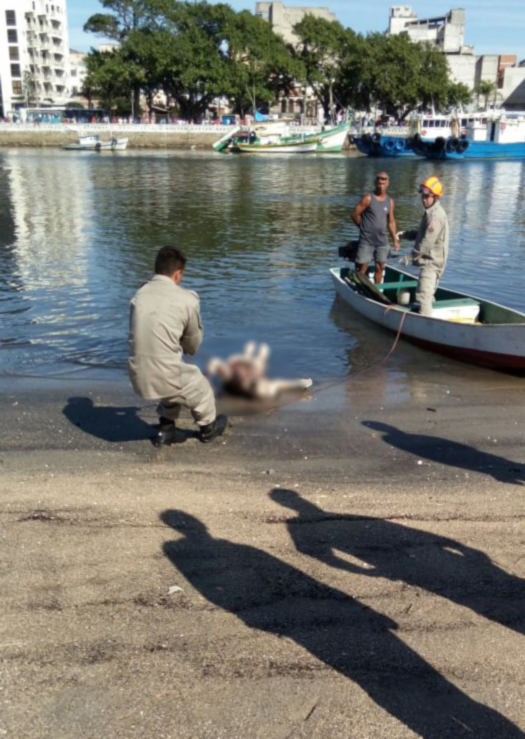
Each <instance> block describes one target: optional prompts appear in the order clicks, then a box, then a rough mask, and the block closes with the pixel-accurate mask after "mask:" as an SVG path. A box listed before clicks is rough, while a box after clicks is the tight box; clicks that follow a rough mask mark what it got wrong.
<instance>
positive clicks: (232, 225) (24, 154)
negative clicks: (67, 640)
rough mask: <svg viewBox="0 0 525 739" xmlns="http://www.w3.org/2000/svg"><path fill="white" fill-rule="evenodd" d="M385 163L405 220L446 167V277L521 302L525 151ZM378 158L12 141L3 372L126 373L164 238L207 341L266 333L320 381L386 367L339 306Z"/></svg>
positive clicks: (289, 371) (3, 263)
mask: <svg viewBox="0 0 525 739" xmlns="http://www.w3.org/2000/svg"><path fill="white" fill-rule="evenodd" d="M381 166H386V168H387V169H388V171H389V173H390V177H391V182H392V186H391V192H392V195H393V197H394V198H395V201H396V214H397V220H398V225H399V227H400V228H408V227H410V226H412V225H415V224H417V222H418V221H419V218H420V216H421V205H420V202H419V197H418V195H417V185H418V183H419V182H420V181H421V180H423V179H424V178H425V177H427V176H428V175H429V174H431V173H436V174H438V175H439V176H440V177H442V179H443V181H444V184H445V188H446V194H447V195H446V200H445V207H446V209H447V211H448V213H449V218H450V221H451V235H452V243H451V257H450V263H449V268H448V270H447V274H446V282H447V283H448V284H450V285H455V286H458V287H462V288H463V289H465V290H467V291H471V292H474V293H478V294H481V295H485V296H487V297H491V298H494V299H496V300H498V299H499V300H501V301H503V302H505V303H508V304H510V305H513V306H515V307H518V308H520V307H523V301H522V289H521V280H520V273H521V271H522V268H523V267H524V266H525V249H524V248H523V234H524V231H525V224H524V223H523V215H522V213H521V199H520V192H521V189H522V188H521V185H522V184H523V182H524V178H525V174H524V168H523V165H522V164H521V163H516V162H509V163H505V162H495V163H494V162H493V163H474V164H473V165H470V164H466V165H464V166H462V165H459V166H456V167H454V166H447V165H446V164H445V163H432V164H431V163H429V162H426V161H412V162H411V161H405V162H396V161H392V162H386V163H380V164H379V168H380V167H381ZM377 169H378V163H377V162H373V161H370V160H367V159H366V158H353V157H346V156H333V157H317V158H311V157H304V158H301V157H297V158H286V159H279V158H270V159H268V160H263V159H259V160H255V161H254V160H251V159H244V158H242V157H240V158H236V157H233V156H232V157H229V156H220V155H214V154H212V153H210V154H207V153H206V154H201V153H196V152H191V153H184V154H182V153H180V154H179V153H167V152H138V153H136V152H127V153H126V154H124V155H123V156H108V157H101V156H95V155H93V154H91V153H89V152H88V153H72V152H61V151H51V150H49V151H31V150H11V151H6V152H5V153H4V154H2V160H1V166H0V247H1V251H0V311H1V312H2V318H3V319H4V320H3V322H2V323H3V325H2V328H1V331H2V334H1V339H0V341H1V343H0V348H1V349H2V360H3V361H2V369H3V371H4V372H6V371H7V372H13V373H15V374H16V373H17V372H21V371H22V367H23V368H24V369H23V371H25V372H28V371H30V372H32V373H34V374H42V375H45V374H51V373H53V374H56V373H57V372H68V373H69V372H71V371H72V369H73V368H74V367H88V368H92V367H94V366H102V367H105V368H109V369H113V370H115V369H116V370H118V371H122V370H123V368H124V366H125V360H126V351H127V346H126V334H127V312H128V301H129V298H130V297H131V295H132V294H133V292H134V291H135V290H136V289H137V287H138V286H139V285H140V284H141V283H142V282H143V281H144V280H146V279H148V277H149V275H150V270H151V266H152V263H153V259H154V255H155V253H156V251H157V249H158V248H159V247H160V246H163V245H166V244H177V245H180V246H182V247H183V248H184V250H185V251H186V252H187V254H188V256H189V268H188V272H187V278H186V284H187V285H188V286H189V287H192V288H194V289H197V290H198V291H199V293H200V294H201V298H202V309H203V317H204V321H205V327H206V336H205V343H204V346H203V350H204V353H207V354H212V353H219V354H221V355H223V354H225V353H226V352H229V351H234V350H236V349H238V348H239V346H240V345H241V344H242V343H243V342H244V341H245V340H246V339H250V338H252V339H255V340H266V341H268V342H269V343H270V344H271V346H272V348H273V356H274V367H273V370H274V371H275V373H276V374H277V373H278V374H281V375H289V376H309V375H312V374H313V375H314V377H315V379H316V380H317V381H324V380H327V379H331V378H334V377H340V376H343V375H344V374H346V373H348V372H349V371H350V370H355V369H356V367H359V366H362V365H366V364H367V363H373V362H374V361H376V360H377V358H378V356H380V353H379V351H378V350H379V347H378V346H377V343H376V341H375V339H373V338H372V334H371V332H370V330H369V326H368V325H367V324H364V323H363V322H362V321H361V319H359V318H356V317H355V316H354V317H352V318H348V313H347V312H346V311H345V313H346V316H347V317H346V319H344V320H347V321H350V323H351V327H350V329H348V327H346V328H344V329H342V328H341V325H340V322H339V320H334V314H333V313H332V316H331V317H330V310H331V306H332V304H333V292H332V286H331V283H330V280H329V278H328V275H327V268H328V267H329V266H330V265H331V264H333V263H334V262H336V261H337V259H336V256H335V254H336V251H335V250H336V247H337V246H338V245H339V244H341V243H344V241H345V240H346V239H348V238H349V237H350V236H352V235H353V234H354V233H355V230H354V227H353V226H352V225H351V223H350V217H349V216H350V211H351V209H352V207H353V206H354V205H355V203H356V202H357V200H358V199H359V198H360V197H361V195H362V194H363V193H364V192H367V191H369V190H370V188H371V187H372V186H373V180H374V175H375V172H376V170H377ZM389 342H390V338H389V337H388V336H387V337H386V339H385V343H387V344H388V343H389ZM8 349H9V350H8ZM407 351H408V352H409V353H408V354H406V352H407ZM381 353H382V352H381ZM398 356H399V358H396V361H395V362H394V363H393V364H392V365H389V366H390V367H391V368H390V369H389V370H388V372H386V374H385V377H386V379H387V380H388V382H390V383H391V382H392V381H393V378H395V377H397V376H399V377H401V376H404V375H405V374H406V372H407V371H408V370H409V367H410V366H411V364H410V363H411V362H412V359H413V357H412V355H410V350H406V349H405V348H403V349H402V351H401V352H399V355H398ZM421 356H422V357H423V358H424V359H423V360H422V361H424V362H426V361H429V359H428V357H429V355H426V354H424V353H422V354H421ZM434 359H435V358H432V361H434ZM407 363H408V365H407ZM469 371H470V370H469ZM387 384H388V383H387ZM394 384H395V383H394ZM388 392H390V390H389V391H388Z"/></svg>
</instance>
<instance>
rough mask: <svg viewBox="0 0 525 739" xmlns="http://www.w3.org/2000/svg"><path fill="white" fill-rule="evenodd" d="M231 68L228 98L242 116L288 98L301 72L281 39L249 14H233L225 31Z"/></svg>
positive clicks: (264, 23)
mask: <svg viewBox="0 0 525 739" xmlns="http://www.w3.org/2000/svg"><path fill="white" fill-rule="evenodd" d="M225 41H226V43H227V46H228V57H229V60H230V62H231V66H230V75H231V78H230V84H231V92H230V97H231V100H232V102H233V105H234V108H235V111H236V112H238V113H240V114H241V115H244V113H245V112H246V110H248V109H249V108H253V110H254V112H255V111H256V110H257V109H258V107H259V106H260V104H271V103H272V102H273V101H275V100H277V99H278V98H279V96H280V95H288V94H290V92H291V90H292V89H293V87H294V86H295V79H297V78H298V77H299V76H300V74H301V71H302V67H301V65H300V64H299V63H298V62H297V61H296V60H294V59H293V58H292V56H291V54H290V50H289V48H288V46H287V45H286V43H285V42H284V40H283V39H282V38H281V37H280V36H278V35H277V34H276V33H274V31H273V30H272V28H271V26H270V24H269V23H267V21H265V20H264V19H263V18H260V17H258V16H254V15H252V13H250V12H248V11H246V10H245V11H242V12H241V13H236V14H235V15H234V16H233V17H232V18H230V20H229V23H228V25H227V28H226V38H225Z"/></svg>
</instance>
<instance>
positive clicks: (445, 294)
mask: <svg viewBox="0 0 525 739" xmlns="http://www.w3.org/2000/svg"><path fill="white" fill-rule="evenodd" d="M330 274H331V277H332V280H333V283H334V287H335V291H336V293H337V294H338V295H339V296H340V297H341V298H342V300H343V301H344V302H345V303H347V304H348V305H349V306H351V307H352V308H353V309H354V310H356V311H357V312H358V313H360V314H361V315H362V316H364V317H365V318H368V319H369V320H370V321H373V322H374V323H377V324H379V325H380V326H383V327H384V328H386V329H389V330H391V331H394V332H399V333H400V335H401V337H402V338H405V339H408V340H409V341H412V342H413V343H415V344H419V345H420V346H422V347H423V348H426V349H430V350H431V351H435V352H438V353H440V354H444V355H447V356H450V357H453V358H454V359H459V360H461V361H464V362H469V363H471V364H476V365H478V366H481V367H490V368H493V369H500V370H507V371H520V372H521V373H525V313H520V312H519V311H516V310H512V309H510V308H506V307H504V306H502V305H498V304H497V303H493V302H491V301H488V300H483V299H481V298H476V297H474V296H472V295H468V294H467V293H463V292H459V291H456V290H448V289H446V288H442V287H439V288H438V289H437V291H436V296H435V301H434V310H433V313H432V316H430V317H428V316H421V315H419V313H416V312H414V300H415V291H416V288H417V284H418V283H417V279H415V278H414V276H413V275H411V274H410V273H409V272H405V271H403V270H401V269H398V268H396V267H391V266H390V265H388V266H387V267H386V268H385V276H384V282H383V283H382V284H380V285H374V284H373V283H371V282H370V280H368V279H367V278H366V277H365V278H362V277H359V276H356V273H355V272H353V270H352V269H351V268H349V267H336V268H334V269H331V270H330Z"/></svg>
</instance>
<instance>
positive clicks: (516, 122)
mask: <svg viewBox="0 0 525 739" xmlns="http://www.w3.org/2000/svg"><path fill="white" fill-rule="evenodd" d="M413 147H414V151H415V152H416V153H417V154H419V155H420V156H423V157H426V158H427V159H440V160H450V161H465V160H473V159H525V117H521V118H513V117H507V116H505V115H504V114H503V115H502V117H501V118H499V119H487V120H485V121H483V120H481V121H479V120H473V121H471V122H469V123H468V125H467V127H466V129H464V130H463V131H462V133H461V135H460V136H459V137H458V136H449V137H447V138H444V137H440V138H437V139H436V140H435V141H434V142H433V143H432V144H429V143H428V142H426V141H424V140H423V139H421V140H420V139H418V138H417V137H416V138H415V139H414V143H413Z"/></svg>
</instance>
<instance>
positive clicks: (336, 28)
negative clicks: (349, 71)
mask: <svg viewBox="0 0 525 739" xmlns="http://www.w3.org/2000/svg"><path fill="white" fill-rule="evenodd" d="M294 33H295V34H296V35H297V36H298V38H299V43H298V44H297V45H296V47H295V48H294V49H293V53H294V56H295V58H296V59H297V60H298V61H299V62H300V64H301V68H299V69H298V73H299V74H300V75H301V77H302V81H303V82H304V84H307V85H309V86H310V87H311V88H312V90H313V92H314V95H315V97H316V98H317V100H318V102H319V103H320V104H321V105H322V106H323V110H324V115H325V119H326V120H327V119H329V118H331V117H333V113H334V112H335V109H336V108H337V107H339V108H341V107H344V101H341V100H339V99H338V98H336V96H335V90H336V89H337V90H339V91H340V92H341V91H342V90H343V89H344V88H343V86H341V84H340V79H339V78H340V73H341V66H342V61H343V59H344V58H345V57H347V56H348V55H349V54H350V53H351V52H352V51H353V50H354V48H355V45H356V34H355V33H354V32H353V31H352V30H351V29H349V28H348V29H345V28H343V26H342V25H341V24H340V23H338V22H337V21H328V20H326V19H325V18H316V17H315V16H313V15H310V14H307V15H305V17H304V18H303V20H302V21H301V22H300V23H297V24H296V25H295V26H294Z"/></svg>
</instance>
